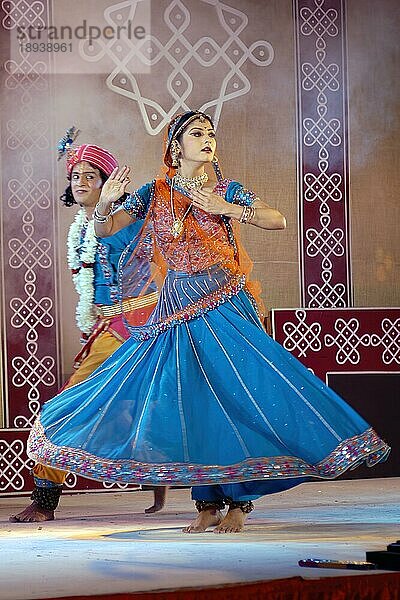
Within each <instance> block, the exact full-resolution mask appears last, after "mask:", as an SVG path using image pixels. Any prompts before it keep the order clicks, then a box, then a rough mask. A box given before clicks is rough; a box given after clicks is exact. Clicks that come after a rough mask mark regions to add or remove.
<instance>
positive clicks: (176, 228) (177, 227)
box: [169, 175, 193, 238]
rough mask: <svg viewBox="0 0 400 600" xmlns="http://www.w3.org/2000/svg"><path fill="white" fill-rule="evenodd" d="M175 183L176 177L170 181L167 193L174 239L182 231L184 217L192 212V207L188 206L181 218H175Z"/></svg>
mask: <svg viewBox="0 0 400 600" xmlns="http://www.w3.org/2000/svg"><path fill="white" fill-rule="evenodd" d="M175 183H176V175H175V176H174V177H173V178H172V179H171V185H170V188H169V191H170V203H171V214H172V227H171V233H172V235H173V236H174V238H177V237H179V236H180V235H181V233H182V231H183V227H184V220H185V219H186V217H187V216H188V214H189V213H190V211H191V210H192V206H193V205H192V204H189V206H188V207H187V209H186V210H185V212H184V214H183V215H182V217H181V218H180V219H179V218H178V217H177V216H176V214H175V209H174V184H175ZM180 187H182V186H180Z"/></svg>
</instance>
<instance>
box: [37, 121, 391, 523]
mask: <svg viewBox="0 0 400 600" xmlns="http://www.w3.org/2000/svg"><path fill="white" fill-rule="evenodd" d="M215 147H216V140H215V132H214V127H213V123H212V121H211V119H210V117H208V116H207V115H205V114H203V113H201V112H198V111H189V112H187V113H184V114H183V115H178V116H177V117H176V118H175V119H173V120H172V121H171V123H170V125H169V128H168V131H167V137H166V146H165V155H164V162H165V164H166V165H167V166H168V167H169V171H168V174H167V176H166V177H165V178H161V179H155V180H154V181H152V182H151V183H149V184H146V185H145V186H143V187H142V188H140V189H139V190H137V191H136V192H135V193H134V194H132V195H131V196H130V197H129V198H128V199H127V200H126V201H125V202H124V203H123V205H122V207H121V208H120V209H118V210H117V211H115V212H113V211H112V202H113V201H115V200H116V198H118V197H119V196H120V195H121V193H122V191H123V190H124V189H125V187H126V184H127V181H128V175H129V169H128V167H124V168H123V169H121V170H116V169H115V170H114V172H113V174H112V175H111V177H110V179H109V180H108V182H107V183H106V184H105V185H104V186H103V190H102V193H101V196H100V200H99V203H98V204H97V206H96V209H95V211H94V218H95V220H96V232H97V234H98V235H99V236H104V237H106V236H110V235H114V234H115V232H117V231H119V230H120V229H122V228H124V227H125V226H127V225H128V224H129V223H131V222H132V220H135V219H144V224H143V227H142V230H141V233H140V238H139V240H135V241H134V244H135V248H134V250H133V251H132V252H131V253H130V252H129V251H126V252H125V256H124V257H123V259H122V261H121V263H122V264H120V281H121V286H122V292H123V289H124V286H129V287H130V286H132V285H135V281H136V279H137V278H139V279H140V280H141V282H142V289H143V293H146V289H147V283H143V277H142V270H141V269H140V268H138V267H137V265H138V264H139V265H140V260H141V259H143V260H144V261H148V260H151V261H152V263H153V266H154V268H153V269H152V279H153V282H152V283H153V284H154V282H159V281H160V280H163V282H162V284H161V289H160V297H159V301H158V303H157V306H156V308H155V310H154V311H153V313H152V314H151V316H150V318H149V320H148V321H147V323H146V324H145V325H144V326H129V329H130V333H131V337H130V339H129V340H128V341H126V342H125V343H124V344H123V345H122V346H121V348H119V349H118V350H117V351H116V352H115V353H114V354H113V355H112V356H111V357H110V358H109V359H108V360H107V361H106V362H105V363H103V365H102V366H101V367H100V368H98V369H97V370H96V371H95V372H94V373H93V374H92V375H91V376H90V377H89V378H88V379H86V381H85V382H83V383H80V384H78V385H76V386H74V387H73V388H70V389H69V390H66V391H64V392H62V393H61V394H59V395H58V396H56V397H55V398H53V399H52V400H50V401H49V402H48V403H46V404H45V405H44V407H43V410H42V414H41V416H40V418H38V420H37V422H36V423H35V425H34V428H33V430H32V433H31V436H30V441H29V454H30V456H31V457H33V458H35V459H37V460H40V461H42V462H44V463H46V464H50V465H53V466H57V467H60V468H66V469H68V470H70V471H73V472H76V473H80V474H82V475H84V476H87V477H92V478H94V479H100V480H107V481H122V482H128V481H129V482H139V483H143V484H152V485H174V486H187V485H190V486H192V487H193V492H192V495H193V498H194V499H195V501H196V507H197V509H198V511H199V514H198V516H197V518H196V519H195V520H194V521H193V522H192V523H191V524H190V525H189V526H188V527H186V528H185V529H184V531H185V532H188V533H196V532H201V531H205V529H206V528H208V527H210V526H214V527H215V529H214V531H215V532H216V533H225V532H236V531H240V530H241V529H242V528H243V525H244V522H245V518H246V516H247V514H248V513H249V512H250V511H251V510H252V508H253V506H252V503H251V500H253V499H255V498H258V497H260V496H261V495H263V494H268V493H273V492H276V491H281V490H283V489H288V488H289V487H292V486H293V485H296V484H298V483H300V482H302V481H304V480H305V479H307V478H310V477H320V478H325V479H332V478H335V477H337V476H338V475H340V474H341V473H343V472H344V471H345V470H346V469H348V468H353V467H354V466H355V465H356V464H359V463H361V462H364V461H365V462H367V464H370V465H372V464H375V463H376V462H378V461H379V460H382V459H383V458H384V457H385V456H386V455H387V453H388V452H389V448H388V446H387V445H386V444H385V443H384V442H383V441H382V440H381V439H380V438H379V437H378V436H377V434H376V433H375V432H374V431H373V430H372V429H371V428H370V427H369V426H368V424H367V423H366V422H365V421H364V420H363V419H362V418H361V417H360V416H359V415H358V414H357V413H356V412H355V411H354V410H353V409H352V408H351V407H349V406H348V405H347V404H346V403H345V402H344V401H343V400H342V399H341V398H339V397H338V396H337V395H336V394H335V393H334V392H333V391H332V390H330V389H329V388H328V387H326V386H325V385H324V384H323V383H322V381H320V380H319V379H318V378H317V377H315V376H314V375H313V374H312V373H310V371H309V370H308V369H306V368H305V367H304V366H303V365H302V364H301V363H300V362H299V361H297V360H296V359H295V358H294V357H293V356H292V355H290V354H289V353H288V352H286V351H285V350H284V349H283V348H282V346H280V345H279V344H277V343H276V342H275V341H274V340H272V339H271V338H270V337H269V336H268V335H267V334H266V333H265V331H264V329H263V326H262V322H261V320H260V316H259V312H258V307H257V302H256V290H255V288H254V287H252V285H251V282H250V281H249V278H248V272H249V263H250V261H249V260H248V257H247V256H246V254H245V252H244V251H243V249H242V247H241V246H240V244H239V242H238V239H237V236H236V235H235V231H234V227H233V223H234V222H235V221H236V222H238V221H239V222H241V223H251V224H252V225H255V226H258V227H262V228H264V229H283V228H284V227H285V219H284V217H283V216H282V215H281V213H280V212H279V211H277V210H275V209H273V208H271V207H269V206H268V205H267V204H265V203H264V202H262V201H261V200H260V199H258V198H257V197H256V195H255V194H254V193H253V192H251V191H249V190H246V189H245V188H243V186H242V185H241V184H240V183H238V182H235V181H232V180H229V179H224V178H223V177H222V175H221V173H220V171H219V168H218V164H217V163H216V162H214V163H213V164H214V168H215V171H216V173H217V177H218V181H217V183H216V185H214V186H213V187H212V186H211V187H208V186H206V183H207V174H206V172H205V166H206V165H207V164H208V163H212V162H213V161H215ZM225 505H227V506H228V511H227V513H226V515H225V516H223V515H222V513H221V510H222V509H223V508H224V507H225Z"/></svg>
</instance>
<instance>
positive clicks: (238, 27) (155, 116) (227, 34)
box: [80, 0, 274, 135]
mask: <svg viewBox="0 0 400 600" xmlns="http://www.w3.org/2000/svg"><path fill="white" fill-rule="evenodd" d="M139 2H140V0H132V1H128V2H118V3H117V4H113V5H111V6H110V7H109V8H107V10H106V11H105V12H104V17H105V20H106V21H107V23H109V25H111V26H112V27H116V26H118V25H123V24H126V23H127V22H128V21H129V20H132V19H133V18H134V15H135V12H136V9H137V5H138V4H139ZM190 6H192V7H193V13H195V11H196V14H197V11H199V10H201V13H202V20H201V21H199V20H198V19H197V21H196V28H195V29H194V28H193V27H191V12H190V9H189V8H188V7H190ZM203 20H204V23H205V29H204V35H202V36H201V37H198V28H199V22H203ZM248 21H249V20H248V17H247V15H246V14H245V13H244V12H243V11H241V10H239V9H237V8H234V7H232V6H229V5H228V4H226V3H224V2H220V0H200V2H198V1H197V2H191V1H190V0H185V2H184V1H182V0H173V1H172V2H169V4H168V6H167V7H166V9H165V11H164V14H163V23H162V25H163V26H164V27H163V31H162V34H161V35H162V38H163V39H162V40H161V39H159V38H158V37H156V36H155V35H152V34H150V35H146V36H145V38H144V39H143V40H141V43H138V42H137V41H132V40H130V39H128V38H127V37H124V38H122V39H121V40H120V41H119V44H118V45H117V46H116V45H115V43H113V41H112V40H110V41H107V42H105V41H104V40H96V41H95V42H94V45H95V48H94V49H93V46H92V47H90V46H89V45H88V42H85V41H82V43H81V44H80V54H81V56H82V57H83V58H84V59H86V60H88V61H90V62H96V61H100V60H102V59H103V58H104V57H107V58H108V59H109V60H111V61H112V62H113V63H114V65H115V67H114V69H113V70H112V72H111V73H110V74H109V76H108V77H107V86H108V88H109V89H110V90H111V91H113V92H115V93H117V94H120V95H122V96H125V97H126V98H130V99H131V100H134V101H135V102H137V103H138V105H139V108H140V113H141V115H142V118H143V122H144V124H145V127H146V130H147V132H148V133H149V134H151V135H157V134H158V133H159V132H160V131H162V130H163V129H164V127H165V126H166V124H167V123H168V121H169V120H170V119H171V117H172V116H173V115H174V114H176V113H177V112H180V111H185V110H189V108H190V107H193V106H196V107H198V105H199V103H200V102H199V100H198V98H201V97H202V91H203V90H202V85H203V81H204V80H205V78H207V82H208V85H209V83H210V81H214V86H215V87H214V90H213V92H212V93H211V95H210V98H208V99H207V100H206V101H205V102H204V103H203V104H202V106H199V107H198V108H199V109H200V110H202V111H205V112H208V113H209V114H210V115H211V116H213V119H214V122H215V123H218V120H219V117H220V114H221V111H222V107H223V104H224V103H225V102H227V101H229V100H232V99H234V98H238V97H239V96H243V95H245V94H248V93H249V92H250V90H251V82H250V80H249V78H248V77H247V76H246V74H245V66H246V62H248V61H250V62H252V63H253V64H254V65H257V66H260V67H266V66H268V65H270V64H271V62H272V61H273V58H274V51H273V48H272V46H271V44H270V43H269V42H267V41H264V40H259V41H254V42H252V43H251V44H250V45H249V46H248V45H247V43H246V42H245V41H244V40H243V39H242V38H241V34H242V33H243V32H244V31H245V29H246V27H247V25H248ZM209 23H212V24H213V28H214V27H216V25H217V24H219V29H220V31H219V33H218V36H217V39H214V38H213V37H210V35H209V28H208V26H207V25H208V24H209ZM246 33H247V32H246ZM246 33H245V35H246ZM134 61H139V63H141V64H142V65H144V66H146V67H147V68H149V69H150V68H152V67H155V68H156V67H158V66H159V65H160V64H161V62H162V64H163V65H165V68H163V75H162V77H163V78H164V79H162V80H160V81H159V82H158V84H157V85H156V86H153V87H152V97H148V96H146V93H145V91H144V89H143V90H142V89H141V86H140V82H139V81H138V79H137V78H136V77H135V75H134ZM202 73H204V74H202ZM218 73H221V75H220V77H216V74H218ZM202 78H203V79H202ZM158 88H159V89H160V98H159V99H158V98H157V97H156V94H157V92H158ZM165 90H168V93H169V95H170V97H171V100H170V103H169V106H167V107H165V108H164V107H163V106H161V103H160V102H161V93H162V94H165Z"/></svg>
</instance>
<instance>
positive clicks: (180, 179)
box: [173, 173, 208, 192]
mask: <svg viewBox="0 0 400 600" xmlns="http://www.w3.org/2000/svg"><path fill="white" fill-rule="evenodd" d="M173 179H174V183H175V185H177V186H178V187H180V188H183V189H184V190H189V192H190V191H191V190H198V189H200V188H201V187H202V186H203V185H204V184H205V183H207V181H208V175H207V173H202V174H201V175H197V176H196V177H184V176H183V175H181V174H180V173H176V175H174V178H173Z"/></svg>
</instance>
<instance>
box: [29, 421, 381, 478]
mask: <svg viewBox="0 0 400 600" xmlns="http://www.w3.org/2000/svg"><path fill="white" fill-rule="evenodd" d="M389 452H390V447H389V446H388V445H387V444H386V443H385V442H384V441H383V440H382V439H381V438H380V437H379V436H378V435H377V434H376V432H375V431H374V430H373V429H372V428H370V429H367V430H366V431H365V432H364V433H362V434H359V435H356V436H353V437H351V438H349V439H347V440H344V441H342V442H341V443H340V444H339V445H338V446H337V447H336V448H335V449H334V450H333V451H332V452H331V453H330V454H329V455H328V456H327V457H326V458H324V459H323V460H321V461H320V462H319V463H317V464H315V465H311V464H307V463H306V462H305V461H304V460H302V459H300V458H296V457H292V456H273V457H271V456H267V457H260V458H251V459H246V460H244V461H242V462H240V463H238V464H234V465H224V466H222V465H195V464H186V463H160V464H148V463H142V462H137V461H134V460H112V459H106V458H101V457H98V456H94V455H93V454H90V453H88V452H85V451H82V450H78V449H75V448H68V447H65V446H61V447H58V446H56V445H54V444H53V443H51V442H50V441H49V440H48V439H47V437H46V435H45V432H44V429H43V426H42V424H41V423H40V420H39V419H37V420H36V422H35V424H34V426H33V428H32V430H31V433H30V436H29V442H28V455H29V457H30V458H32V459H34V460H36V461H38V462H40V463H43V464H45V465H48V466H51V467H55V468H57V469H62V470H64V471H71V472H72V473H75V474H77V475H81V476H82V477H86V478H88V479H94V480H96V481H103V482H108V483H112V482H117V483H137V484H152V485H174V486H195V485H217V484H225V483H239V482H244V481H268V480H274V479H287V478H293V477H315V478H320V479H336V478H337V477H339V476H340V475H342V474H343V473H344V472H345V471H347V470H349V469H351V470H352V469H355V468H356V467H358V466H360V465H361V464H362V463H365V464H366V465H367V466H369V467H372V466H374V465H375V464H377V463H379V462H381V461H383V460H386V458H387V457H388V455H389Z"/></svg>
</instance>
